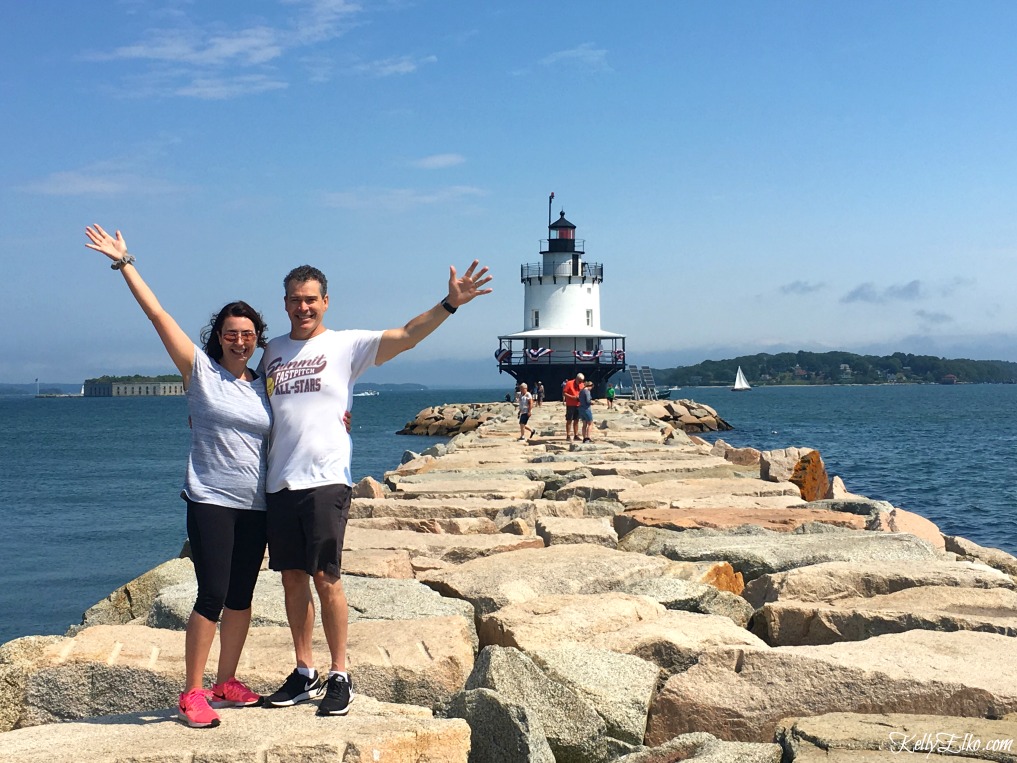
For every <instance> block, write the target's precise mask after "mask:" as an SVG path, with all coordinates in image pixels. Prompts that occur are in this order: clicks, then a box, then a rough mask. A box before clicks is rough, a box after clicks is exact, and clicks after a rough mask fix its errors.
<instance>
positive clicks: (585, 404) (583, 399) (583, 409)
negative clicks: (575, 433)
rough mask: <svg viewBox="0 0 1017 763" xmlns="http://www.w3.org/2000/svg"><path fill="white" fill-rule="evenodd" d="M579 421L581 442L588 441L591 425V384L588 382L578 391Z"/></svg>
mask: <svg viewBox="0 0 1017 763" xmlns="http://www.w3.org/2000/svg"><path fill="white" fill-rule="evenodd" d="M579 420H580V421H582V422H583V442H592V440H590V426H591V425H592V424H593V382H591V381H588V382H586V383H585V384H584V385H583V388H582V389H581V390H579Z"/></svg>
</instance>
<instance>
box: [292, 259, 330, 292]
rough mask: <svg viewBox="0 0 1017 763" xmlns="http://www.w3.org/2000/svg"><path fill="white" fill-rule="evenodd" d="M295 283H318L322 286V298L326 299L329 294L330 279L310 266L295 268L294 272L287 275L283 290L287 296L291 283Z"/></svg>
mask: <svg viewBox="0 0 1017 763" xmlns="http://www.w3.org/2000/svg"><path fill="white" fill-rule="evenodd" d="M293 281H296V282H297V283H307V282H308V281H317V282H318V283H320V284H321V296H323V297H324V296H325V295H326V294H328V279H327V278H325V274H324V273H322V272H321V271H320V270H318V269H317V268H315V267H312V266H310V265H301V266H300V267H296V268H293V270H291V271H290V272H289V273H287V274H286V277H285V278H284V279H283V289H284V290H285V291H286V293H287V294H288V293H289V291H290V283H292V282H293Z"/></svg>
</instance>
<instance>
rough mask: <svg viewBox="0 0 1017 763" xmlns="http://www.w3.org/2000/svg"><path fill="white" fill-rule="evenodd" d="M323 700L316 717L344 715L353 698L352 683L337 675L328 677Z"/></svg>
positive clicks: (348, 709)
mask: <svg viewBox="0 0 1017 763" xmlns="http://www.w3.org/2000/svg"><path fill="white" fill-rule="evenodd" d="M327 686H328V688H327V689H326V690H325V698H324V699H322V700H321V704H320V705H318V715H346V713H348V712H349V711H350V703H351V702H352V701H353V697H354V696H356V695H355V694H354V693H353V681H352V680H351V679H349V678H343V677H342V676H339V675H334V676H329V678H328V682H327Z"/></svg>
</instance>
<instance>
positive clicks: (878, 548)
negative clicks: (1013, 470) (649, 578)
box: [618, 527, 939, 581]
mask: <svg viewBox="0 0 1017 763" xmlns="http://www.w3.org/2000/svg"><path fill="white" fill-rule="evenodd" d="M618 548H619V549H621V550H623V551H633V552H640V553H643V554H650V555H661V556H666V557H667V558H668V559H674V560H677V561H706V560H714V561H726V562H729V563H730V564H731V566H732V567H734V569H735V570H737V571H738V572H740V573H742V575H744V577H745V579H746V581H748V580H752V579H753V578H757V577H759V576H760V575H766V574H771V573H774V572H782V571H784V570H789V569H792V568H794V567H805V566H807V565H810V564H820V563H822V562H842V561H847V562H870V561H871V562H885V561H904V560H911V561H918V560H923V559H927V560H929V561H933V560H936V559H938V558H939V557H938V555H937V553H936V552H935V551H934V550H933V548H932V547H931V546H930V545H929V544H928V543H926V542H925V541H923V540H919V539H918V538H916V537H915V536H913V535H904V534H890V533H870V532H867V531H865V530H860V531H851V530H844V531H841V532H838V533H835V534H804V535H798V534H788V533H774V532H769V531H760V532H759V533H754V534H746V535H734V534H717V535H710V534H706V533H704V532H703V531H685V532H674V531H672V530H656V529H653V528H649V527H638V528H636V529H635V530H633V531H632V532H630V533H629V534H628V535H626V536H625V537H624V538H622V539H621V541H620V542H619V544H618Z"/></svg>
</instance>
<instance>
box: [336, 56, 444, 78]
mask: <svg viewBox="0 0 1017 763" xmlns="http://www.w3.org/2000/svg"><path fill="white" fill-rule="evenodd" d="M437 60H438V57H437V56H424V57H423V58H414V57H412V56H397V57H394V58H383V59H379V60H377V61H364V62H363V63H359V64H356V65H355V66H353V67H352V70H353V71H354V72H356V73H357V74H366V75H368V76H371V77H391V76H393V75H396V74H412V73H413V72H415V71H417V69H419V68H420V67H421V66H423V65H424V64H433V63H435V62H436V61H437Z"/></svg>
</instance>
